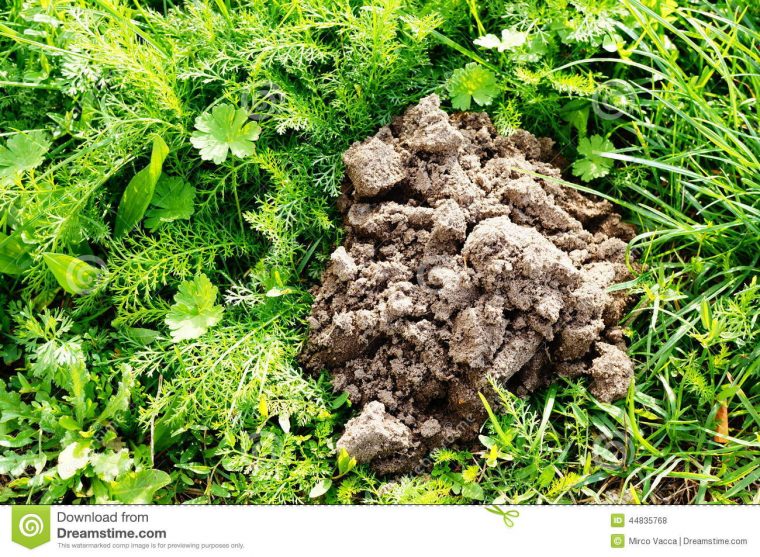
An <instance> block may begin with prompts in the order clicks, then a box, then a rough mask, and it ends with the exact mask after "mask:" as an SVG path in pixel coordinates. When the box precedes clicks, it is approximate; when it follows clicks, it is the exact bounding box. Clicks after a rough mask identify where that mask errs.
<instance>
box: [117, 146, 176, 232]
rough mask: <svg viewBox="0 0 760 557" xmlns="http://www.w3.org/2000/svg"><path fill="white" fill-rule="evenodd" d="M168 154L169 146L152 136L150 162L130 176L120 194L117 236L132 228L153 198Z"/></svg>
mask: <svg viewBox="0 0 760 557" xmlns="http://www.w3.org/2000/svg"><path fill="white" fill-rule="evenodd" d="M168 154H169V147H168V146H167V145H166V143H165V142H164V140H163V139H161V138H160V137H159V136H156V137H154V138H153V151H152V152H151V155H150V163H148V166H146V167H145V168H143V169H142V170H141V171H140V172H138V173H137V174H135V175H134V176H133V177H132V179H131V180H130V181H129V184H127V188H126V189H125V190H124V194H123V195H122V196H121V202H120V203H119V210H118V211H117V213H116V230H115V231H114V235H115V236H116V237H117V238H118V237H120V236H123V235H124V234H126V233H127V232H129V231H130V230H132V229H133V228H134V227H135V226H136V225H137V223H138V222H140V220H141V219H142V218H143V215H144V214H145V210H146V209H147V208H148V205H149V204H150V202H151V200H152V199H153V192H154V191H155V189H156V183H157V182H158V179H159V177H160V176H161V169H162V168H163V165H164V161H165V160H166V157H167V155H168Z"/></svg>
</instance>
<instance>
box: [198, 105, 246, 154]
mask: <svg viewBox="0 0 760 557" xmlns="http://www.w3.org/2000/svg"><path fill="white" fill-rule="evenodd" d="M247 121H248V112H246V111H245V110H244V109H242V108H238V109H236V108H235V107H234V106H233V105H231V104H227V103H225V104H220V105H218V106H215V107H214V108H213V109H212V110H211V112H210V113H209V112H205V113H203V114H201V115H200V116H198V117H197V118H196V119H195V128H196V129H197V130H198V131H195V132H193V134H192V136H191V137H190V143H192V144H193V147H195V148H196V149H199V150H200V154H201V158H202V159H203V160H204V161H214V163H216V164H222V163H223V162H224V161H225V160H227V153H228V152H229V151H232V154H233V155H235V156H236V157H239V158H243V157H249V156H251V155H252V154H253V153H254V151H255V148H254V146H253V142H254V141H256V140H257V139H258V138H259V134H260V133H261V126H259V125H258V124H257V123H256V122H248V123H246V122H247Z"/></svg>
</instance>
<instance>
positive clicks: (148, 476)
mask: <svg viewBox="0 0 760 557" xmlns="http://www.w3.org/2000/svg"><path fill="white" fill-rule="evenodd" d="M170 482H171V477H169V474H167V473H166V472H162V471H161V470H142V471H140V472H129V473H127V474H126V475H125V476H124V477H123V478H122V479H120V480H119V481H117V482H111V483H110V488H111V496H112V497H113V498H114V499H116V500H117V501H121V502H122V503H128V504H141V505H146V504H148V503H150V502H151V501H152V500H153V495H154V494H155V493H156V491H158V490H159V489H161V488H162V487H164V486H167V485H169V483H170Z"/></svg>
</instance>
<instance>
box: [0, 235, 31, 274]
mask: <svg viewBox="0 0 760 557" xmlns="http://www.w3.org/2000/svg"><path fill="white" fill-rule="evenodd" d="M31 263H32V258H31V257H30V255H29V254H28V253H27V252H26V249H25V247H24V244H23V243H21V241H20V240H19V239H18V238H15V237H14V236H8V235H6V234H3V233H2V232H0V273H5V274H6V275H19V274H21V273H22V272H24V270H25V269H26V268H27V267H29V265H31Z"/></svg>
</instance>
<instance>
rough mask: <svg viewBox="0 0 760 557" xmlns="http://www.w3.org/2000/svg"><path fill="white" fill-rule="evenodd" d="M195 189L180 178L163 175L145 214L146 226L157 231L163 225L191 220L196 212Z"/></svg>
mask: <svg viewBox="0 0 760 557" xmlns="http://www.w3.org/2000/svg"><path fill="white" fill-rule="evenodd" d="M194 203H195V188H194V187H193V186H192V185H191V184H190V183H189V182H188V181H187V180H185V179H183V178H180V177H179V176H166V175H162V176H161V178H160V179H159V180H158V184H156V191H155V193H154V194H153V199H152V200H151V202H150V208H149V209H148V211H147V212H146V213H145V216H146V218H145V226H146V227H147V228H148V229H150V230H156V229H157V228H159V227H160V226H161V225H162V224H164V223H167V222H172V221H175V220H179V219H189V218H190V217H191V216H192V214H193V212H194V211H195V207H194Z"/></svg>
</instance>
